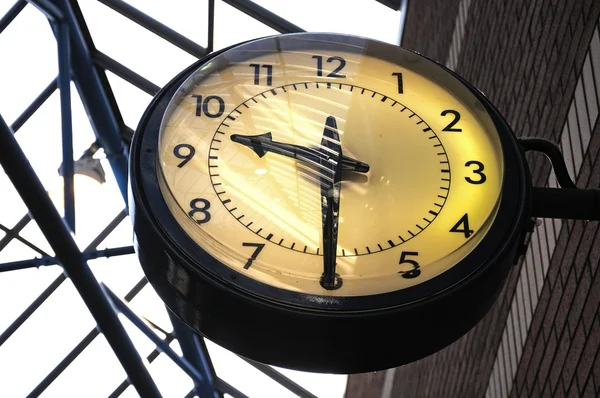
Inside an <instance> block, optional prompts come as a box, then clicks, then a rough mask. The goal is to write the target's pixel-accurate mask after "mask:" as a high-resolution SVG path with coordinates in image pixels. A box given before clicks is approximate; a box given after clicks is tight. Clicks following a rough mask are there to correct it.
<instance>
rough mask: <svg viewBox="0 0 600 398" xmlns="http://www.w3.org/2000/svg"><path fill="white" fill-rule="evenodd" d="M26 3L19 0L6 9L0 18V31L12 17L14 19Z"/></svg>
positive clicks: (8, 23)
mask: <svg viewBox="0 0 600 398" xmlns="http://www.w3.org/2000/svg"><path fill="white" fill-rule="evenodd" d="M26 5H27V3H26V2H25V1H24V0H19V1H17V2H16V3H15V4H14V5H13V6H12V7H11V8H9V9H8V11H7V12H6V14H4V16H3V17H2V18H1V19H0V33H2V32H3V31H4V29H6V27H7V26H8V25H10V23H11V22H12V21H13V19H15V18H16V17H17V15H19V13H20V12H21V11H23V8H25V6H26Z"/></svg>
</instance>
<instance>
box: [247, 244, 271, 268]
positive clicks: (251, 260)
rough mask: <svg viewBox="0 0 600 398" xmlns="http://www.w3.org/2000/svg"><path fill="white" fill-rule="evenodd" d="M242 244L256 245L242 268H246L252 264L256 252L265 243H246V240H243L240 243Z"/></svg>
mask: <svg viewBox="0 0 600 398" xmlns="http://www.w3.org/2000/svg"><path fill="white" fill-rule="evenodd" d="M242 246H252V247H256V250H254V253H252V255H251V256H250V258H249V259H248V261H247V262H246V265H244V269H248V268H250V266H251V265H252V262H253V261H254V260H256V257H258V254H259V253H260V251H261V250H262V249H263V247H265V244H264V243H247V242H244V243H242Z"/></svg>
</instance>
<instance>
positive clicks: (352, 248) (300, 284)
mask: <svg viewBox="0 0 600 398" xmlns="http://www.w3.org/2000/svg"><path fill="white" fill-rule="evenodd" d="M356 42H357V41H356V39H354V40H353V41H352V42H349V43H344V42H343V41H341V42H327V41H324V40H319V39H318V36H315V37H312V38H305V37H303V36H301V35H300V36H294V35H291V36H279V37H275V38H267V39H263V40H262V41H259V42H258V43H259V44H258V45H257V42H253V44H252V47H249V48H246V47H245V46H244V45H241V46H238V47H236V48H234V49H232V50H228V51H224V52H222V53H221V54H219V55H216V56H215V57H213V58H212V59H210V60H209V61H208V62H206V63H204V64H203V65H202V66H201V67H200V68H198V69H197V70H195V71H194V72H193V73H191V75H190V76H189V77H188V78H187V79H186V80H185V82H184V83H183V84H182V85H181V86H180V87H179V89H178V90H177V93H176V94H175V95H174V96H173V97H172V99H171V100H170V102H169V103H168V106H167V108H166V111H165V113H164V116H163V119H162V123H161V126H160V136H159V141H158V148H157V151H158V157H157V162H158V164H157V166H158V167H157V168H158V169H159V179H158V182H159V185H160V190H161V192H162V195H163V197H164V199H165V201H166V203H167V205H168V207H169V210H170V212H171V213H172V215H173V216H174V218H175V219H176V220H177V223H178V224H179V225H180V226H181V228H182V229H183V230H184V231H185V232H186V233H187V235H188V236H189V237H190V238H191V239H192V240H193V241H194V242H195V243H196V244H197V245H198V246H199V247H201V248H202V250H204V251H205V252H206V253H207V254H208V255H209V256H210V257H211V258H212V259H214V260H216V261H215V262H212V263H211V264H217V266H215V267H212V266H211V267H212V268H210V267H208V268H210V269H208V272H210V273H212V274H215V275H217V276H219V277H222V278H235V277H236V276H239V277H241V278H249V279H251V280H253V281H256V282H258V283H260V284H264V285H266V286H268V287H269V288H271V287H273V288H277V289H275V290H283V291H288V292H301V293H304V294H310V295H314V297H317V298H318V297H323V299H324V300H326V299H327V297H333V296H338V297H347V296H368V295H378V294H383V293H389V292H396V291H401V290H404V289H408V288H410V287H412V286H415V285H418V284H421V283H423V282H425V281H428V280H431V279H433V278H435V277H437V276H439V275H442V274H443V273H444V272H446V271H448V270H449V269H451V268H452V267H453V266H454V265H456V264H457V263H459V262H460V261H461V260H463V259H464V258H466V257H467V256H468V255H469V253H471V252H472V251H473V249H474V248H475V247H476V246H477V245H478V243H479V242H481V240H482V239H483V237H485V235H486V232H487V231H488V230H489V228H490V226H491V225H492V223H493V221H494V219H495V216H496V213H497V210H498V207H499V204H500V197H501V191H502V183H503V170H504V165H503V153H502V145H501V142H500V140H499V138H498V132H497V130H496V127H495V125H494V123H493V122H492V121H491V120H490V118H489V116H488V115H487V113H486V111H485V110H484V108H483V107H482V106H481V104H480V103H479V102H478V101H477V100H476V99H475V97H474V96H473V95H471V94H470V93H468V91H467V90H466V89H464V88H463V87H462V86H460V85H459V84H457V82H456V80H453V79H447V78H436V77H435V76H436V75H435V74H432V73H429V72H430V70H431V68H432V64H433V63H432V62H431V61H428V60H425V59H424V60H423V61H418V59H419V58H415V56H414V55H411V56H412V57H411V56H408V55H406V56H405V53H408V52H406V51H404V50H399V51H398V53H397V54H396V55H394V56H391V55H386V56H382V54H381V53H380V52H379V50H378V49H377V48H376V46H374V45H373V42H370V41H367V40H364V42H363V45H362V46H361V45H357V44H356ZM383 48H385V47H383ZM415 59H417V61H415ZM435 68H438V69H441V67H440V66H437V65H435Z"/></svg>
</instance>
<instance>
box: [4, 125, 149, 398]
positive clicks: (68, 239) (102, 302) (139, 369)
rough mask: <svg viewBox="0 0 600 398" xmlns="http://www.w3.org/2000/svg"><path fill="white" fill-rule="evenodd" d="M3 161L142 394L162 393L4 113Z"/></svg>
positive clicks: (17, 188) (14, 183)
mask: <svg viewBox="0 0 600 398" xmlns="http://www.w3.org/2000/svg"><path fill="white" fill-rule="evenodd" d="M0 165H2V167H3V168H4V171H5V173H6V175H7V176H8V178H9V179H10V180H11V182H12V184H13V186H14V187H15V189H16V190H17V192H18V193H19V195H20V196H21V199H23V202H24V203H25V205H26V206H27V208H28V209H29V212H30V214H31V216H32V217H33V219H34V220H35V221H36V223H37V225H38V226H39V227H40V230H41V231H42V233H43V234H44V236H45V237H46V240H47V241H48V243H49V244H50V246H51V247H52V249H53V250H54V253H55V254H56V257H57V258H58V259H59V260H60V263H61V264H62V266H63V268H64V270H65V272H66V273H67V275H68V276H69V278H70V279H71V281H72V282H73V285H74V286H75V288H76V289H77V291H78V292H79V295H80V296H81V298H82V299H83V301H84V303H85V304H86V306H87V307H88V309H89V310H90V313H91V314H92V316H93V317H94V319H95V321H96V323H97V324H98V328H99V329H100V330H101V332H102V333H103V334H104V336H105V337H106V340H107V342H108V343H109V345H110V346H111V348H112V349H113V351H114V352H115V355H116V356H117V358H118V359H119V361H120V362H121V364H122V365H123V368H124V369H125V372H126V373H127V375H128V376H129V378H130V379H131V380H132V384H133V385H134V387H135V388H136V390H137V391H138V393H139V394H140V395H141V396H144V397H145V396H148V397H160V393H159V392H158V388H157V387H156V385H155V384H154V381H153V380H152V378H151V377H150V374H149V373H148V369H146V367H145V365H144V363H143V362H142V359H141V358H140V355H139V353H138V352H137V351H136V349H135V347H134V346H133V343H132V342H131V340H130V338H129V336H128V335H127V332H126V331H125V329H124V327H123V325H122V324H121V322H120V321H119V318H118V317H117V314H115V312H114V311H113V310H112V307H111V305H110V302H109V301H108V299H107V297H106V296H105V295H104V293H103V291H102V289H101V288H100V285H99V284H98V281H97V280H96V278H95V277H94V274H93V273H92V271H91V270H90V268H89V266H88V265H87V262H86V261H85V259H84V258H83V255H82V253H81V251H79V248H78V247H77V244H76V243H75V241H74V240H73V237H72V236H71V234H70V232H69V231H68V229H67V228H66V226H65V224H64V223H63V221H62V219H61V217H60V215H59V214H58V212H57V211H56V208H55V207H54V205H53V204H52V201H51V200H50V197H49V196H48V194H47V192H46V190H45V189H44V186H43V185H42V183H41V182H40V180H39V178H38V177H37V175H36V173H35V171H34V170H33V168H32V167H31V164H30V163H29V161H28V160H27V158H26V156H25V154H24V153H23V150H22V149H21V147H20V146H19V144H18V143H17V141H16V139H15V137H14V135H13V133H12V131H11V130H10V128H9V127H8V126H7V125H6V123H5V122H4V119H2V117H1V116H0Z"/></svg>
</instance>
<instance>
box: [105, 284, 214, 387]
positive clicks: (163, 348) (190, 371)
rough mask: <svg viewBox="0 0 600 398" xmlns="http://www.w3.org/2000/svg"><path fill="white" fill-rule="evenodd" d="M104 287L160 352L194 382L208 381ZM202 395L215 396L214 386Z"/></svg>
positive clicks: (113, 300)
mask: <svg viewBox="0 0 600 398" xmlns="http://www.w3.org/2000/svg"><path fill="white" fill-rule="evenodd" d="M102 288H103V289H104V291H105V292H106V293H107V295H108V297H109V298H110V300H111V301H112V304H113V306H114V307H115V309H116V310H117V311H119V312H120V313H121V314H123V315H125V317H126V318H127V319H129V320H130V321H131V323H133V324H134V325H135V327H137V328H138V329H139V330H140V331H141V332H142V333H144V334H145V335H146V337H148V338H149V339H150V340H151V341H152V342H153V343H154V344H155V345H156V348H157V349H158V350H159V351H160V352H162V353H164V354H166V355H167V356H168V357H169V358H171V360H172V361H173V362H175V364H176V365H177V366H179V368H180V369H181V370H183V371H184V372H185V373H186V374H187V375H188V376H189V377H191V378H192V380H193V381H194V384H201V385H202V384H205V383H206V381H207V380H206V379H205V378H204V375H203V374H202V373H201V372H200V369H199V368H197V367H194V366H193V365H192V364H190V363H189V362H188V361H187V359H185V358H181V357H180V356H179V355H177V353H176V352H175V351H173V349H172V348H171V347H170V346H169V344H168V343H166V342H165V341H163V340H162V339H161V338H160V337H159V336H158V335H157V334H156V333H154V332H153V331H152V329H151V328H150V326H148V325H146V324H145V323H144V321H143V320H142V319H140V318H138V316H137V315H135V314H134V313H133V311H131V310H130V309H129V307H127V305H125V303H123V302H122V301H121V300H120V299H119V298H118V297H117V296H116V295H115V294H114V293H113V292H112V290H110V289H109V288H108V287H107V286H106V285H104V284H102ZM201 396H202V397H207V398H208V397H210V396H215V394H214V389H212V386H211V389H210V390H208V389H207V390H203V391H202V394H201Z"/></svg>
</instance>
